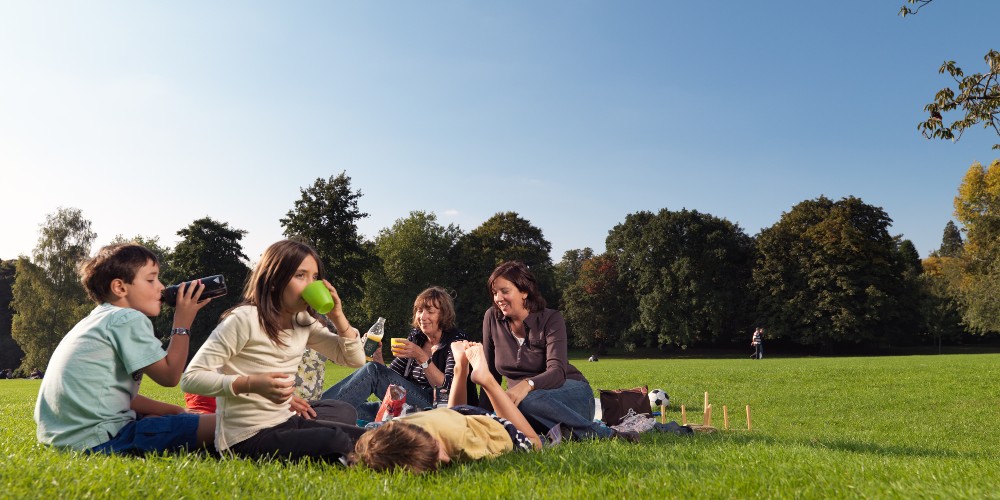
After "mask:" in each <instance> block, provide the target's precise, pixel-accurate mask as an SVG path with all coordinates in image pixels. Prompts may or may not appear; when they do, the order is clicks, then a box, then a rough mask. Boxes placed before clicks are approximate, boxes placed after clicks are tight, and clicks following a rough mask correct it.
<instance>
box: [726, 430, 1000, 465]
mask: <svg viewBox="0 0 1000 500" xmlns="http://www.w3.org/2000/svg"><path fill="white" fill-rule="evenodd" d="M710 436H711V437H715V436H719V437H721V438H724V439H726V440H727V441H729V442H736V443H741V444H765V445H768V446H778V447H788V446H801V447H805V448H819V449H824V450H831V451H837V452H844V453H855V454H861V455H882V456H888V457H920V458H957V459H975V460H987V459H990V460H991V459H993V458H994V455H993V454H991V453H987V452H985V451H984V452H974V453H965V452H959V451H955V450H946V449H936V448H926V447H918V446H904V445H883V444H879V443H872V442H866V441H853V440H849V439H815V438H813V439H780V438H775V437H773V436H765V435H761V434H755V433H753V432H747V431H724V432H723V433H722V434H715V435H710ZM944 437H945V436H942V438H944Z"/></svg>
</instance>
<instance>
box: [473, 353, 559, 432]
mask: <svg viewBox="0 0 1000 500" xmlns="http://www.w3.org/2000/svg"><path fill="white" fill-rule="evenodd" d="M465 355H466V356H467V357H468V358H469V363H470V364H471V365H472V381H473V382H475V383H476V384H479V386H480V387H482V388H483V390H484V391H486V394H487V395H488V396H489V397H490V401H492V402H493V411H495V412H496V414H497V415H498V416H500V417H502V418H505V419H507V420H509V421H510V423H512V424H514V427H516V428H517V430H519V431H521V433H522V434H524V435H525V436H527V437H528V439H530V440H531V443H532V444H533V445H534V446H535V449H536V450H538V449H541V447H542V441H541V440H540V439H538V434H536V433H535V430H534V429H533V428H532V427H531V424H529V423H528V419H526V418H524V414H523V413H521V410H519V409H518V408H517V405H515V404H514V402H513V401H511V400H510V398H508V397H507V394H506V393H505V392H504V391H503V388H502V387H500V383H499V382H497V381H496V379H495V378H493V375H492V374H491V373H490V369H489V367H488V366H487V365H486V357H485V356H484V355H483V346H482V344H475V343H470V344H469V347H467V348H466V349H465Z"/></svg>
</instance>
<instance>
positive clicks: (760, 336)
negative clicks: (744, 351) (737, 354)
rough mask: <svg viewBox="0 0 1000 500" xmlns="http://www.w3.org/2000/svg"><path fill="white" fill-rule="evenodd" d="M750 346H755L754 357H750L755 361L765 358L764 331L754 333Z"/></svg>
mask: <svg viewBox="0 0 1000 500" xmlns="http://www.w3.org/2000/svg"><path fill="white" fill-rule="evenodd" d="M750 345H752V346H753V348H754V351H753V355H752V356H750V357H751V358H753V359H763V358H764V329H763V328H757V329H756V330H754V331H753V338H752V339H751V340H750Z"/></svg>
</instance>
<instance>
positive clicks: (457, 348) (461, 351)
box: [451, 340, 469, 366]
mask: <svg viewBox="0 0 1000 500" xmlns="http://www.w3.org/2000/svg"><path fill="white" fill-rule="evenodd" d="M468 346H469V341H468V340H458V341H455V342H452V343H451V355H452V356H453V357H454V358H455V365H456V366H458V364H459V363H465V362H466V356H465V350H466V348H468Z"/></svg>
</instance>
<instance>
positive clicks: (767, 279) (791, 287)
mask: <svg viewBox="0 0 1000 500" xmlns="http://www.w3.org/2000/svg"><path fill="white" fill-rule="evenodd" d="M891 223H892V219H890V218H889V216H888V214H886V213H885V211H883V210H882V209H881V208H879V207H875V206H871V205H868V204H865V203H864V202H863V201H861V200H860V199H858V198H855V197H853V196H852V197H847V198H843V199H841V200H839V201H837V202H834V201H831V200H830V199H828V198H826V197H819V198H817V199H815V200H807V201H803V202H801V203H799V204H798V205H795V206H794V207H792V209H791V210H790V211H789V212H787V213H785V214H783V215H782V216H781V220H779V221H778V223H776V224H775V225H773V226H771V227H769V228H766V229H764V230H762V231H761V232H760V234H759V235H758V236H757V262H756V265H755V266H754V271H753V286H754V290H755V292H756V295H757V302H758V315H759V316H758V317H759V323H760V324H765V325H767V329H768V335H769V336H770V337H776V338H787V339H790V340H792V341H795V342H798V343H801V344H804V345H820V346H823V347H824V348H830V347H832V346H833V345H834V344H836V343H840V342H842V343H858V342H862V341H883V340H885V339H886V338H887V337H891V338H897V337H898V335H897V334H896V333H894V332H895V330H897V329H898V328H899V324H900V317H901V315H902V313H901V309H900V307H899V304H898V303H897V302H896V297H897V296H899V295H900V294H901V293H902V290H904V289H905V284H904V278H903V268H902V262H903V259H901V258H900V257H899V253H898V250H897V244H896V240H895V239H894V238H892V237H891V236H890V235H889V232H888V228H889V226H890V224H891Z"/></svg>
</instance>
